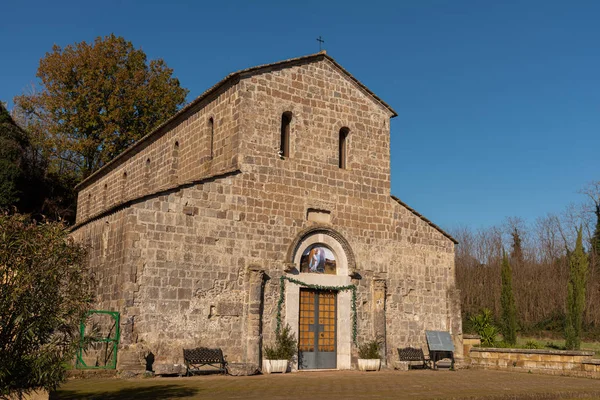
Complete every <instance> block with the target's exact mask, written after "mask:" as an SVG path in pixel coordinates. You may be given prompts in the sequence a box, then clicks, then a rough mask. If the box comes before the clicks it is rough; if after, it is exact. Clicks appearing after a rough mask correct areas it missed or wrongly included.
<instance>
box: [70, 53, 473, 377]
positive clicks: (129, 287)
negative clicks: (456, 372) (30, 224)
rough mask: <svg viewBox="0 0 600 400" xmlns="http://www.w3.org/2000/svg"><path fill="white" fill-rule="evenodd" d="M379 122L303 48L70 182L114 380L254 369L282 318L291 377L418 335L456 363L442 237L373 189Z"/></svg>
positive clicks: (342, 80) (345, 77)
mask: <svg viewBox="0 0 600 400" xmlns="http://www.w3.org/2000/svg"><path fill="white" fill-rule="evenodd" d="M374 68H376V67H375V66H374ZM396 115H397V114H396V112H395V111H394V110H393V109H392V108H391V107H390V106H389V105H388V104H386V103H385V102H384V101H383V100H382V99H380V98H379V97H377V95H375V94H374V93H373V92H371V91H370V90H369V89H368V88H367V87H366V86H364V85H363V84H362V83H361V82H359V81H358V80H357V79H356V78H355V77H353V76H352V75H351V74H350V73H349V72H348V71H346V70H345V69H344V68H343V67H342V66H341V65H340V64H338V63H337V62H336V61H335V60H334V59H333V58H332V57H330V56H329V55H328V54H326V53H325V52H320V53H317V54H312V55H309V56H304V57H299V58H294V59H289V60H285V61H280V62H276V63H272V64H267V65H261V66H257V67H252V68H248V69H245V70H241V71H238V72H235V73H232V74H230V75H228V76H227V77H225V79H223V80H222V81H220V82H218V83H217V84H216V85H214V86H213V87H211V88H210V89H208V90H207V91H206V92H205V93H203V94H202V95H201V96H200V97H198V98H197V99H195V100H194V101H192V102H191V103H189V104H188V105H187V106H185V107H184V108H183V109H181V110H180V111H179V112H177V113H176V114H175V115H173V116H172V117H171V118H170V119H169V120H167V121H166V122H165V123H163V124H162V125H160V126H158V127H157V128H155V129H154V130H153V131H152V132H149V133H148V134H147V135H146V136H145V137H143V138H142V139H141V140H139V141H138V142H137V143H135V144H134V145H132V146H131V147H130V148H128V149H127V150H126V151H124V152H123V153H122V154H120V155H119V156H118V157H116V158H115V159H114V160H112V161H111V162H109V163H108V164H106V165H105V166H104V167H103V168H101V169H100V170H98V171H97V172H95V173H94V174H92V175H91V176H89V177H88V178H87V179H86V180H85V181H83V182H82V183H81V184H79V185H78V187H77V190H78V193H79V194H78V205H77V220H76V225H75V227H74V228H73V237H74V238H75V239H76V240H78V241H80V242H82V243H84V244H85V245H86V246H87V247H88V249H89V253H88V259H89V263H90V267H91V270H92V272H93V274H94V277H95V279H96V284H97V287H96V294H97V301H96V304H95V308H96V309H98V310H108V311H117V312H119V313H120V329H121V335H120V343H119V350H118V362H117V368H119V369H122V370H127V369H130V370H136V369H142V370H143V369H144V365H145V364H144V359H143V357H144V354H147V353H148V352H152V354H153V355H154V363H155V365H177V364H182V363H183V355H182V349H183V348H193V347H200V346H202V347H211V348H217V347H218V348H221V349H222V350H223V353H224V354H225V356H226V358H227V361H228V362H230V363H241V364H246V365H249V366H251V367H252V366H256V367H257V368H259V367H260V365H261V359H262V357H263V348H264V346H265V345H271V344H272V343H273V341H274V339H275V332H276V330H277V329H280V328H281V327H283V326H285V325H286V324H288V325H289V326H290V327H291V328H292V331H293V332H294V334H295V335H296V337H297V338H298V357H296V358H295V359H294V361H293V369H321V368H323V369H340V370H342V369H351V368H355V366H356V360H357V357H358V355H357V349H358V346H359V345H360V344H362V343H365V342H368V341H371V340H377V341H378V342H379V343H380V349H381V351H380V353H381V354H380V356H381V359H382V363H383V365H385V366H387V367H390V368H391V367H393V364H394V362H395V361H397V360H398V353H397V348H402V347H407V346H413V347H422V348H423V349H424V350H426V349H427V344H426V339H425V331H426V330H439V331H448V332H450V334H451V336H452V338H453V341H454V344H455V347H456V350H457V354H456V355H457V357H460V356H461V349H462V330H461V315H460V304H459V301H460V300H459V294H458V290H457V289H456V286H455V281H456V279H455V267H454V246H455V244H456V241H455V240H454V239H453V238H452V237H451V236H450V235H448V234H447V233H445V232H444V231H443V230H441V229H440V228H439V227H437V226H436V225H435V224H433V223H432V222H431V221H429V220H428V219H427V218H425V217H424V216H422V215H421V214H419V213H418V212H416V211H415V210H413V209H412V208H410V207H409V206H408V205H406V204H405V203H403V202H402V201H401V200H400V199H398V198H397V197H394V196H392V195H391V193H390V118H393V117H395V116H396ZM424 156H425V155H424ZM440 173H443V171H440ZM395 179H402V177H395Z"/></svg>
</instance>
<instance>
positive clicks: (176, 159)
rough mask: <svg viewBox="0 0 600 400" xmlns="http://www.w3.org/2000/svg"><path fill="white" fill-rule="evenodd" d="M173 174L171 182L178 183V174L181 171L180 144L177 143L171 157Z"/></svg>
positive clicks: (171, 174) (171, 173)
mask: <svg viewBox="0 0 600 400" xmlns="http://www.w3.org/2000/svg"><path fill="white" fill-rule="evenodd" d="M171 157H172V159H171V172H170V174H169V175H170V178H171V182H172V183H173V182H177V174H178V172H179V171H178V170H179V142H175V144H174V145H173V154H172V155H171Z"/></svg>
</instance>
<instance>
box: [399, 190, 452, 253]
mask: <svg viewBox="0 0 600 400" xmlns="http://www.w3.org/2000/svg"><path fill="white" fill-rule="evenodd" d="M390 197H391V198H392V199H394V200H395V201H396V202H397V203H399V204H400V205H401V206H403V207H405V208H406V209H407V210H408V211H410V212H411V213H413V214H414V215H416V216H417V217H419V218H421V219H422V220H423V221H425V222H426V223H427V225H429V226H431V227H432V228H433V229H435V230H437V231H438V232H439V233H441V234H442V235H444V236H446V237H447V238H448V239H450V240H451V241H452V242H454V244H458V240H456V239H454V238H453V237H452V235H450V234H449V233H447V232H446V231H444V230H443V229H442V228H440V227H439V226H437V225H436V224H434V223H433V222H431V221H430V220H429V219H427V218H426V217H424V216H423V215H422V214H420V213H419V212H417V211H416V210H415V209H414V208H412V207H410V206H409V205H408V204H406V203H405V202H403V201H402V200H400V199H399V198H397V197H396V196H394V195H390Z"/></svg>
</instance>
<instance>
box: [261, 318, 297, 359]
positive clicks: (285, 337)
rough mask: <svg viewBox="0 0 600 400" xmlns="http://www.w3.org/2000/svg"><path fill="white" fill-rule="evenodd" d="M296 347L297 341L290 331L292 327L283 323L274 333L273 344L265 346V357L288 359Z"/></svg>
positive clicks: (294, 352)
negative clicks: (279, 329) (278, 330)
mask: <svg viewBox="0 0 600 400" xmlns="http://www.w3.org/2000/svg"><path fill="white" fill-rule="evenodd" d="M297 349H298V341H297V340H296V338H295V337H294V335H293V333H292V328H291V327H290V326H289V325H288V324H285V326H284V327H283V328H282V329H281V331H280V332H277V333H276V334H275V346H273V347H271V346H265V358H266V359H267V360H288V361H290V360H291V359H292V357H294V355H295V354H296V350H297Z"/></svg>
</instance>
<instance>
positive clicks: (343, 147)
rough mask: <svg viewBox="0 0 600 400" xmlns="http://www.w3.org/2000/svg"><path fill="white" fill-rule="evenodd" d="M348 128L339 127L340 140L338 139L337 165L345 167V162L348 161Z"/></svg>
mask: <svg viewBox="0 0 600 400" xmlns="http://www.w3.org/2000/svg"><path fill="white" fill-rule="evenodd" d="M349 133H350V129H348V128H346V127H343V128H342V129H340V140H339V165H338V166H339V167H340V168H342V169H346V163H347V161H348V134H349Z"/></svg>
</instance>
